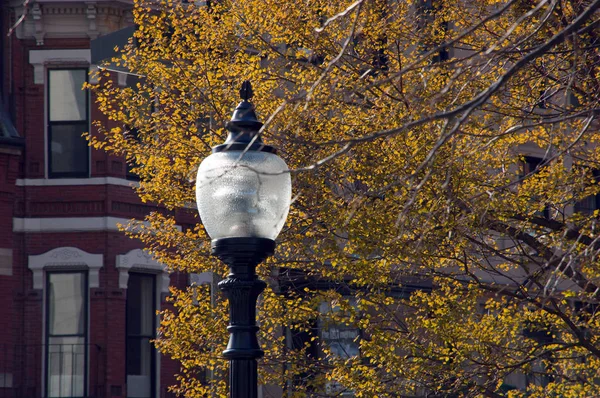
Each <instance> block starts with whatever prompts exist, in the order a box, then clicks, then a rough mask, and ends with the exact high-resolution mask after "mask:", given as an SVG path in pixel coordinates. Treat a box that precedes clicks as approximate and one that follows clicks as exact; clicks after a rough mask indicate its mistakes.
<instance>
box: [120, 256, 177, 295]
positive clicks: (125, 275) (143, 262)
mask: <svg viewBox="0 0 600 398" xmlns="http://www.w3.org/2000/svg"><path fill="white" fill-rule="evenodd" d="M116 267H117V269H118V270H119V288H121V289H127V282H129V271H131V270H132V269H133V270H138V271H142V272H148V273H154V274H159V275H160V279H159V281H158V282H159V285H158V287H159V291H160V292H161V293H169V284H170V278H169V272H168V270H167V267H166V266H165V265H164V264H162V263H159V262H158V261H156V260H155V259H154V258H152V256H151V255H150V254H148V253H146V252H145V251H144V250H142V249H134V250H131V251H130V252H128V253H126V254H119V255H117V262H116Z"/></svg>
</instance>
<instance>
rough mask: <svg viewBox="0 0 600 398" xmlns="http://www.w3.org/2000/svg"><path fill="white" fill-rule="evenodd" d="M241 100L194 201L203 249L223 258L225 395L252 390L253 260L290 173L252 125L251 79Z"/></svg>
mask: <svg viewBox="0 0 600 398" xmlns="http://www.w3.org/2000/svg"><path fill="white" fill-rule="evenodd" d="M240 96H241V98H242V102H240V103H239V105H238V106H237V108H236V109H235V111H234V113H233V117H232V119H231V121H229V122H228V123H227V126H226V127H227V129H228V130H229V135H228V137H227V140H226V141H225V143H223V144H221V145H217V146H215V147H214V148H213V149H212V152H213V154H212V155H210V156H209V157H207V158H206V159H205V160H204V161H203V162H202V164H201V165H200V167H199V169H198V177H197V179H196V201H197V204H198V212H199V213H200V218H201V219H202V223H203V225H204V228H205V229H206V232H207V233H208V234H209V235H210V237H211V238H212V242H211V253H212V254H213V255H214V256H216V257H218V258H219V259H220V260H221V261H223V262H224V263H225V264H227V265H228V266H229V274H228V275H227V277H226V278H225V279H224V280H223V281H221V282H220V283H219V289H221V291H222V292H223V293H224V294H225V296H226V297H227V300H228V301H229V326H228V327H227V330H228V331H229V343H228V344H227V348H226V349H225V351H223V356H224V357H225V358H226V359H228V360H229V397H230V398H257V395H258V391H257V390H258V365H257V360H258V359H259V358H261V357H262V356H263V355H264V352H263V351H262V350H261V349H260V345H259V344H258V337H257V333H258V330H259V328H258V326H257V325H256V302H257V299H258V296H259V295H260V294H261V293H262V292H263V290H264V289H265V287H266V283H265V282H264V281H262V280H260V279H259V278H258V277H257V275H256V267H257V266H258V264H260V263H261V262H262V261H263V260H264V259H266V258H267V257H268V256H270V255H272V254H273V252H274V250H275V238H276V237H277V235H278V234H279V232H280V231H281V229H282V228H283V224H284V223H285V220H286V218H287V214H288V210H289V206H290V202H291V192H292V186H291V178H290V174H289V170H288V168H287V166H286V164H285V162H284V161H283V160H281V158H279V157H278V156H277V155H276V154H275V152H276V151H275V149H274V148H273V147H271V146H269V145H265V144H264V143H263V142H262V140H261V138H260V136H259V135H258V132H259V130H260V128H261V127H262V123H260V122H259V121H258V120H257V118H256V113H255V112H254V106H253V105H252V104H251V103H250V102H249V100H250V99H251V98H252V87H251V85H250V82H248V81H246V82H244V84H243V85H242V88H241V90H240Z"/></svg>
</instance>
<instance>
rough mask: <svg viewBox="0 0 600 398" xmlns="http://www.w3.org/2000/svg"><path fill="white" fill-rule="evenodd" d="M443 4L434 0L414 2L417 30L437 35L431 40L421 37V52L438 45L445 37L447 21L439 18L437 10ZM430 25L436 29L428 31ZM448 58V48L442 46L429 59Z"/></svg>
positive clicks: (442, 59) (433, 60) (434, 61)
mask: <svg viewBox="0 0 600 398" xmlns="http://www.w3.org/2000/svg"><path fill="white" fill-rule="evenodd" d="M442 6H443V5H442V4H440V2H439V1H436V0H421V1H419V2H417V3H416V7H417V10H416V11H417V25H418V30H419V31H421V32H425V33H426V34H434V35H437V36H438V37H436V38H435V39H434V40H433V41H432V40H431V38H427V40H425V38H423V40H422V42H421V49H422V51H423V52H427V51H429V50H430V49H431V48H433V47H437V46H439V45H440V44H441V43H440V41H442V42H443V39H444V38H445V37H446V33H447V32H448V21H446V20H441V21H440V20H439V18H440V17H439V15H438V11H439V10H440V8H441V7H442ZM432 26H434V27H435V28H436V29H435V30H432V31H429V30H428V29H430V28H431V27H432ZM448 59H450V53H449V51H448V48H446V47H443V48H442V49H440V50H439V51H438V52H437V54H435V55H434V56H433V58H432V60H431V63H434V64H435V63H439V62H443V61H447V60H448Z"/></svg>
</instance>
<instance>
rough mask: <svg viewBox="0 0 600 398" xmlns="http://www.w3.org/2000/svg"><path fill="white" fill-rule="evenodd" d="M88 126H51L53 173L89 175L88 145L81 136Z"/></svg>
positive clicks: (51, 167) (51, 168)
mask: <svg viewBox="0 0 600 398" xmlns="http://www.w3.org/2000/svg"><path fill="white" fill-rule="evenodd" d="M85 131H87V123H86V124H67V125H52V126H50V137H51V142H50V152H51V157H50V159H51V164H50V172H51V173H87V170H88V151H89V148H88V145H87V142H86V140H85V138H83V137H82V136H81V134H83V133H84V132H85Z"/></svg>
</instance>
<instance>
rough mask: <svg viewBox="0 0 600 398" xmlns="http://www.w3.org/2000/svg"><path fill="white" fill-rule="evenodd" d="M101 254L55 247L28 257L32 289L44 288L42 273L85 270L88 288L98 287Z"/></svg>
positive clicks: (101, 263)
mask: <svg viewBox="0 0 600 398" xmlns="http://www.w3.org/2000/svg"><path fill="white" fill-rule="evenodd" d="M103 264H104V263H103V259H102V254H92V253H88V252H86V251H83V250H81V249H78V248H76V247H57V248H56V249H52V250H50V251H47V252H46V253H43V254H38V255H32V256H29V261H28V265H27V266H28V268H29V269H30V270H31V272H33V288H34V289H36V290H38V289H43V288H44V271H45V270H48V269H53V270H77V269H87V270H88V272H89V287H90V288H93V287H100V279H99V272H98V271H99V270H100V268H102V266H103Z"/></svg>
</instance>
